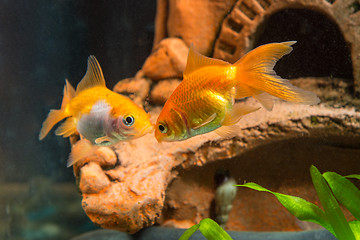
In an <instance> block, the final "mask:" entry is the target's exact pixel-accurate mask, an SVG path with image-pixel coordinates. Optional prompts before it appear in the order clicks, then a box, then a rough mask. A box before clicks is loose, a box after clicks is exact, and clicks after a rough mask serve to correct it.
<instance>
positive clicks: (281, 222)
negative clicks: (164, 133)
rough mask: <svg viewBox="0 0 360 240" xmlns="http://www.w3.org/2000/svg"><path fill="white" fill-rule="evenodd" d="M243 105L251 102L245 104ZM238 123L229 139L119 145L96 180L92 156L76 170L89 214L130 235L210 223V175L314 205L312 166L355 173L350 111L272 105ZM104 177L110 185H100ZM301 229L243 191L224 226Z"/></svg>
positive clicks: (356, 118) (268, 200)
mask: <svg viewBox="0 0 360 240" xmlns="http://www.w3.org/2000/svg"><path fill="white" fill-rule="evenodd" d="M248 104H255V103H254V102H252V101H251V99H250V100H248ZM158 113H159V109H154V110H153V111H152V112H151V114H152V116H153V118H154V119H155V118H156V116H157V114H158ZM239 124H240V125H241V126H242V128H243V130H242V131H241V132H239V134H238V135H237V136H236V137H235V138H232V139H222V138H220V137H219V136H217V135H216V134H215V133H209V134H204V135H200V136H197V137H193V138H191V139H188V140H187V141H183V142H173V143H166V142H165V143H157V142H156V140H155V138H154V136H153V135H150V134H149V135H146V136H144V137H143V138H140V139H137V140H134V141H131V142H121V143H119V144H117V145H116V146H115V147H114V150H115V153H116V155H117V163H116V164H115V166H113V167H110V168H109V167H102V171H103V172H104V174H101V173H100V174H99V176H100V177H99V178H97V177H95V178H94V174H92V173H93V172H96V171H98V170H99V169H98V167H95V169H96V171H90V170H89V169H86V168H88V167H87V166H89V165H90V164H91V161H92V162H94V164H95V165H94V166H96V165H97V164H99V166H101V164H103V163H101V162H103V161H104V160H103V159H104V157H100V156H99V153H97V154H95V156H93V157H92V160H91V161H90V163H86V164H85V165H84V166H83V167H81V166H80V168H81V171H80V172H81V173H82V174H81V178H80V183H81V184H80V191H81V192H82V195H83V208H84V210H85V212H86V214H87V215H88V216H89V217H90V219H91V220H92V221H94V222H95V223H96V224H98V225H100V226H101V227H104V228H111V229H117V230H121V231H126V232H131V233H133V232H136V231H138V230H140V229H142V228H143V227H146V226H151V225H153V224H154V223H156V222H158V223H160V224H164V225H167V226H174V227H181V226H185V225H186V226H188V225H189V224H190V223H198V222H199V221H200V220H201V219H203V218H205V217H209V216H210V211H211V203H212V201H213V199H214V183H213V180H212V179H213V174H214V172H215V171H216V170H217V169H218V168H221V167H225V168H228V169H230V173H231V176H232V177H234V179H236V180H237V181H238V182H239V183H241V182H243V181H254V182H257V183H259V184H260V185H263V186H264V187H267V188H270V189H272V190H274V191H278V192H283V193H291V194H294V195H297V196H300V197H304V198H306V199H308V200H311V201H316V198H315V193H314V190H313V189H312V188H311V183H310V178H309V167H310V165H311V164H315V165H316V166H317V167H318V168H319V169H320V171H322V172H323V171H336V172H338V173H340V174H351V173H356V172H359V171H360V166H359V164H358V161H359V160H360V159H359V156H360V152H359V150H358V149H357V148H355V147H354V146H359V145H360V135H359V132H360V131H359V130H360V114H359V113H358V112H356V111H355V110H354V109H333V108H332V107H330V106H312V107H309V106H303V105H297V104H289V103H284V102H276V104H275V108H274V110H273V111H272V112H267V111H266V110H263V109H262V110H259V111H257V112H255V113H253V114H249V115H246V116H245V117H244V119H242V121H240V123H239ZM339 144H340V145H339ZM106 151H107V150H106ZM108 153H110V152H108ZM101 154H102V155H103V156H104V153H103V152H101ZM110 155H112V154H110ZM97 156H98V158H102V160H96V158H97ZM105 156H107V154H105ZM107 159H113V158H112V157H107ZM88 162H89V161H88ZM79 164H80V165H81V163H79ZM109 165H110V164H108V165H106V166H109ZM84 168H85V169H84ZM89 168H90V167H89ZM83 169H84V170H83ZM87 172H89V173H91V174H87V175H86V174H85V173H87ZM104 175H105V176H106V177H107V178H108V180H109V181H110V184H109V185H106V184H103V183H104V182H107V181H106V180H105V181H104ZM96 179H98V181H99V183H96V181H94V180H96ZM85 183H86V184H85ZM99 186H100V187H99ZM103 186H105V187H103ZM165 196H166V197H165ZM178 224H179V225H178ZM301 227H303V225H301V226H300V225H299V223H298V221H296V219H295V218H294V217H293V216H291V215H290V214H289V213H288V212H287V211H286V210H285V209H284V208H283V207H282V206H281V205H280V204H279V203H277V202H276V200H275V198H274V197H273V196H271V195H270V194H267V193H257V192H255V191H251V190H248V189H238V194H237V197H236V199H235V200H234V203H233V210H232V211H231V212H230V215H229V222H228V224H227V228H228V229H230V230H254V231H276V230H279V231H285V230H300V229H301Z"/></svg>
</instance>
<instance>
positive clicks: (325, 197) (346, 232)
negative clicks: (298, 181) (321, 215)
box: [310, 166, 355, 240]
mask: <svg viewBox="0 0 360 240" xmlns="http://www.w3.org/2000/svg"><path fill="white" fill-rule="evenodd" d="M310 174H311V178H312V181H313V184H314V187H315V189H316V192H317V194H318V196H319V199H320V202H321V204H322V206H323V207H324V210H325V215H326V217H327V220H328V221H329V223H330V224H331V226H332V227H333V229H334V232H335V237H336V238H337V239H338V240H355V237H354V234H353V233H352V231H351V229H350V226H349V224H348V222H347V221H346V218H345V216H344V214H343V212H342V211H341V209H340V207H339V204H338V202H337V201H336V199H335V197H334V196H333V194H332V193H331V190H330V188H329V186H328V185H327V183H326V181H325V179H324V177H323V176H322V175H321V173H320V172H319V170H318V169H317V168H316V167H315V166H311V167H310Z"/></svg>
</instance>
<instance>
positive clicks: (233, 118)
mask: <svg viewBox="0 0 360 240" xmlns="http://www.w3.org/2000/svg"><path fill="white" fill-rule="evenodd" d="M259 109H260V107H254V106H247V105H243V104H240V103H237V104H234V106H233V107H232V109H231V110H230V111H227V112H226V113H225V118H224V120H223V122H222V123H221V125H222V126H231V125H234V124H236V123H237V122H238V121H240V119H241V118H242V116H244V115H246V114H249V113H252V112H255V111H257V110H259Z"/></svg>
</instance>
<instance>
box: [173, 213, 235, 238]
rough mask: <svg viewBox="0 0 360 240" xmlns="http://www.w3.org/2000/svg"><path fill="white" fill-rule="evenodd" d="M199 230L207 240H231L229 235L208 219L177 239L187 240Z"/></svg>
mask: <svg viewBox="0 0 360 240" xmlns="http://www.w3.org/2000/svg"><path fill="white" fill-rule="evenodd" d="M198 229H199V230H200V231H201V233H202V234H203V235H204V236H205V237H206V239H208V240H232V238H231V237H230V235H229V234H228V233H227V232H225V230H224V229H222V228H221V227H220V226H219V225H218V224H217V223H216V222H215V221H214V220H211V219H210V218H205V219H203V220H201V221H200V222H199V223H198V224H195V225H194V226H192V227H190V228H189V229H187V230H186V231H185V232H184V233H183V234H182V235H181V237H180V238H179V240H187V239H189V238H190V237H191V235H193V234H194V233H195V232H196V230H198Z"/></svg>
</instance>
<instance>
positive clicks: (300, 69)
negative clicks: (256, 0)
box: [253, 8, 353, 82]
mask: <svg viewBox="0 0 360 240" xmlns="http://www.w3.org/2000/svg"><path fill="white" fill-rule="evenodd" d="M253 37H254V39H253V43H254V47H257V46H259V45H262V44H266V43H270V42H283V41H294V40H296V41H297V43H296V44H295V45H293V49H294V50H293V52H292V53H291V54H289V55H287V56H284V57H283V58H282V59H281V60H280V61H279V62H278V63H277V64H276V66H275V71H276V72H277V73H278V74H279V75H280V76H282V77H284V78H288V79H291V78H299V77H333V78H342V79H346V80H347V81H349V82H351V81H350V80H351V79H353V68H352V61H351V53H350V49H349V46H348V44H347V43H346V41H345V39H344V37H343V34H342V32H341V30H340V29H339V27H338V25H337V24H336V23H335V22H334V21H333V20H332V19H330V18H328V17H327V16H326V15H324V14H322V13H319V12H317V11H313V10H309V9H297V8H288V9H284V10H280V11H278V12H276V13H274V14H272V15H271V16H269V17H268V18H266V19H265V20H264V21H263V23H262V24H260V25H259V26H258V30H257V31H256V34H255V35H254V36H253Z"/></svg>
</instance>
